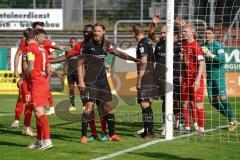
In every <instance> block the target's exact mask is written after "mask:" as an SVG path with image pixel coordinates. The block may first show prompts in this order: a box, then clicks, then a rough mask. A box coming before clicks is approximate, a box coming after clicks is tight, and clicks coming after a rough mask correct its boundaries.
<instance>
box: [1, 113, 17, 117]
mask: <svg viewBox="0 0 240 160" xmlns="http://www.w3.org/2000/svg"><path fill="white" fill-rule="evenodd" d="M12 115H14V114H13V113H0V117H5V116H12Z"/></svg>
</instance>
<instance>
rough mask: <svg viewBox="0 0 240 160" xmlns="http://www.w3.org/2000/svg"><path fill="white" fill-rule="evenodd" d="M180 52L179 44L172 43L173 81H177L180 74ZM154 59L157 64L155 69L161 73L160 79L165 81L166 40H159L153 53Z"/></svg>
mask: <svg viewBox="0 0 240 160" xmlns="http://www.w3.org/2000/svg"><path fill="white" fill-rule="evenodd" d="M180 52H181V43H179V42H175V43H174V56H173V77H174V79H175V78H176V79H179V77H180V72H181V60H180ZM154 57H155V60H156V62H157V65H156V66H157V69H158V70H159V72H161V73H162V74H161V76H162V77H161V79H165V76H164V75H165V72H166V40H163V39H161V40H160V41H159V42H158V43H157V45H156V47H155V51H154Z"/></svg>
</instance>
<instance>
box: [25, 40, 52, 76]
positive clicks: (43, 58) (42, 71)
mask: <svg viewBox="0 0 240 160" xmlns="http://www.w3.org/2000/svg"><path fill="white" fill-rule="evenodd" d="M27 60H34V67H33V71H32V73H31V75H30V77H31V79H33V78H36V77H39V76H46V68H47V64H49V59H48V55H47V53H46V50H45V49H44V48H42V47H40V46H39V45H38V44H36V43H32V44H30V45H29V47H28V52H27Z"/></svg>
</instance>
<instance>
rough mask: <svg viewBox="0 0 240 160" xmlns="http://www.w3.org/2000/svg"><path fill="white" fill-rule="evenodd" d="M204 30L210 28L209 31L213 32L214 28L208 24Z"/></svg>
mask: <svg viewBox="0 0 240 160" xmlns="http://www.w3.org/2000/svg"><path fill="white" fill-rule="evenodd" d="M206 30H210V31H212V32H213V33H214V32H215V30H214V28H213V27H211V26H208V27H207V28H206Z"/></svg>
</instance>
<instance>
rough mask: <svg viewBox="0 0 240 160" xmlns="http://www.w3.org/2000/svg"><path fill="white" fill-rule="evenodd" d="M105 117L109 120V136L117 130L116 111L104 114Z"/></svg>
mask: <svg viewBox="0 0 240 160" xmlns="http://www.w3.org/2000/svg"><path fill="white" fill-rule="evenodd" d="M104 119H105V120H106V121H107V124H108V130H109V136H112V135H114V132H115V118H114V113H113V114H107V115H106V116H104Z"/></svg>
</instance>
